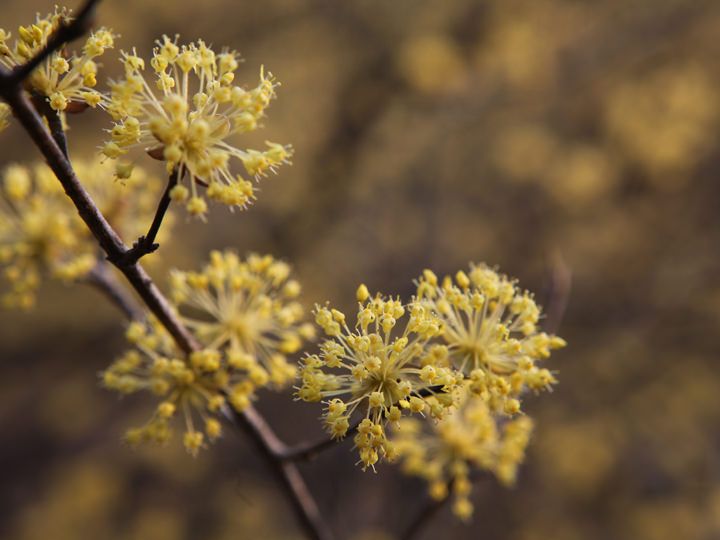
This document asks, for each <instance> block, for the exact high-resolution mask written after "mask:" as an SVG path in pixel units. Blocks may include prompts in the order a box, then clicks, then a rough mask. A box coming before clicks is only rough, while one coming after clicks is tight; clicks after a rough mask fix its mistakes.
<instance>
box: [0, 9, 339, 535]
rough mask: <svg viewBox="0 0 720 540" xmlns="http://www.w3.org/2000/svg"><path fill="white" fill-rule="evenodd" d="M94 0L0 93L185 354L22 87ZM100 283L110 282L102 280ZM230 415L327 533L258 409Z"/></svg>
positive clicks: (179, 334)
mask: <svg viewBox="0 0 720 540" xmlns="http://www.w3.org/2000/svg"><path fill="white" fill-rule="evenodd" d="M98 2H99V0H87V1H86V3H85V4H84V6H83V7H82V8H81V9H80V11H79V13H78V16H77V18H76V19H74V20H72V21H71V22H69V23H66V22H63V23H62V24H61V26H60V28H59V29H58V31H57V32H56V33H55V34H53V36H52V37H51V38H50V39H49V40H48V42H47V44H46V46H45V47H44V48H43V49H42V50H41V51H40V52H39V53H38V54H37V55H36V56H34V57H33V58H31V59H30V60H28V62H27V63H25V64H23V65H21V66H19V67H18V68H16V69H15V70H13V71H8V70H7V69H2V68H0V97H2V99H3V100H5V101H6V102H7V103H8V105H10V107H11V108H12V110H13V113H14V115H15V116H16V118H17V119H18V120H19V122H20V123H21V124H22V126H23V128H24V129H25V130H26V131H27V133H28V134H29V135H30V137H31V138H32V140H33V142H34V143H35V145H36V146H37V147H38V149H39V150H40V151H41V153H42V154H43V156H44V157H45V159H46V161H47V163H48V165H49V166H50V168H51V169H52V171H53V172H54V173H55V176H56V177H57V179H58V180H59V181H60V183H61V184H62V186H63V188H64V190H65V193H66V194H67V195H68V197H69V198H70V199H71V200H72V202H73V204H74V205H75V208H76V209H77V211H78V214H79V215H80V218H81V219H82V220H83V221H84V222H85V224H86V225H87V227H88V229H89V230H90V231H91V232H92V234H93V235H94V236H95V238H96V239H97V241H98V243H99V244H100V247H101V248H102V249H103V250H104V252H105V254H106V256H107V259H108V260H109V261H110V262H111V263H112V264H113V265H115V266H116V267H117V268H118V269H119V270H120V271H121V272H122V273H123V275H124V276H125V277H126V279H127V280H128V281H129V283H130V284H131V285H132V287H133V288H134V289H135V291H136V292H137V293H138V295H139V296H140V298H141V299H142V300H143V302H144V303H145V305H146V306H147V307H148V309H149V310H150V311H151V312H152V313H153V314H154V315H155V316H156V317H157V319H158V320H159V321H160V323H161V324H162V325H163V326H164V327H165V328H166V329H167V330H168V332H169V333H170V334H171V335H172V336H173V338H174V340H175V341H176V343H177V345H178V347H180V349H181V350H183V351H184V352H186V353H190V352H192V351H195V350H198V349H199V345H198V343H197V342H196V340H195V339H194V338H193V336H192V335H191V334H190V332H189V331H188V330H187V328H186V327H185V326H184V325H183V324H182V322H181V321H180V319H179V318H178V316H177V313H176V312H175V311H174V310H173V309H172V308H171V306H170V304H169V302H168V301H167V299H166V298H165V297H164V296H163V294H162V293H161V292H160V290H159V289H158V288H157V287H156V286H155V284H154V283H153V281H152V280H151V279H150V276H148V274H147V273H146V272H145V270H144V269H143V268H142V267H141V266H140V265H139V264H137V262H134V263H132V264H127V262H126V261H127V260H128V254H129V253H131V249H130V248H128V247H127V246H126V245H125V244H124V243H123V241H122V239H121V238H120V236H119V235H118V234H117V232H116V231H115V230H114V229H113V228H112V227H111V226H110V224H109V223H108V221H107V219H106V218H105V216H104V215H103V214H102V213H101V212H100V210H99V209H98V207H97V205H96V204H95V203H94V201H93V200H92V198H91V197H90V195H89V194H88V192H87V191H86V190H85V188H84V187H83V186H82V184H81V183H80V181H79V180H78V178H77V176H76V174H75V171H74V169H73V167H72V165H71V164H70V162H69V160H68V159H67V157H66V155H65V154H64V152H63V150H62V148H61V147H60V146H59V145H58V142H57V141H56V140H55V138H53V137H52V136H51V134H50V133H49V132H48V131H47V129H46V128H45V126H44V124H43V122H42V119H41V118H40V116H39V115H38V112H37V111H36V109H35V108H34V107H33V106H32V104H31V103H30V101H29V99H28V97H27V96H26V95H25V93H24V92H23V83H24V80H25V78H26V77H27V76H28V75H29V74H30V73H32V71H33V70H34V69H35V68H36V67H38V66H39V65H40V64H41V63H42V62H43V61H44V60H45V59H47V58H48V57H49V56H50V55H51V54H52V53H53V52H55V51H57V50H58V49H60V48H61V47H62V46H63V45H65V44H66V43H67V42H69V41H71V40H73V39H75V38H77V37H80V36H81V35H82V34H83V33H85V32H86V31H87V30H88V29H89V27H90V22H91V21H90V19H91V14H92V12H93V10H94V8H95V6H96V5H97V4H98ZM104 286H106V287H109V286H110V285H109V283H108V282H105V285H104ZM233 417H234V420H235V421H236V423H237V424H238V425H240V427H242V428H243V429H244V430H245V431H246V432H247V433H248V434H249V435H250V437H251V439H252V440H253V441H254V442H255V444H256V446H257V448H258V449H259V451H260V452H261V453H262V454H263V456H265V457H266V459H267V460H268V461H269V462H270V463H272V464H273V469H274V470H275V471H276V473H277V475H278V477H279V478H280V479H281V480H282V482H283V484H284V486H285V487H286V490H285V491H284V493H285V494H286V496H287V497H288V499H289V500H290V501H291V503H292V504H293V507H294V509H295V511H296V513H297V515H298V517H299V519H300V522H301V524H302V526H303V527H304V529H305V531H306V533H307V534H308V536H309V537H311V538H314V539H317V540H326V539H330V538H332V535H331V534H330V532H329V530H328V528H327V526H326V525H325V524H324V523H323V521H322V518H321V516H320V513H319V511H318V509H317V505H316V504H315V501H314V499H313V498H312V495H311V494H310V492H309V491H308V489H307V486H306V485H305V483H304V481H303V479H302V477H301V475H300V473H299V471H298V470H297V468H296V467H295V465H294V464H292V463H290V462H288V461H283V460H282V459H281V458H280V457H278V453H277V450H278V449H279V448H282V446H279V445H282V442H281V441H280V440H279V439H278V438H277V436H276V435H275V434H274V433H273V432H272V430H271V429H270V427H269V426H268V425H267V423H266V422H265V421H264V419H263V418H262V417H261V416H260V414H259V413H258V412H257V411H255V410H254V409H253V408H251V407H250V408H248V409H247V410H246V411H245V412H244V413H243V414H234V415H233Z"/></svg>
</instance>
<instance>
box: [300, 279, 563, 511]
mask: <svg viewBox="0 0 720 540" xmlns="http://www.w3.org/2000/svg"><path fill="white" fill-rule="evenodd" d="M416 285H417V293H416V296H414V297H413V299H412V301H411V302H410V303H409V304H407V305H403V304H402V303H401V302H400V301H399V300H397V299H393V298H385V297H382V296H380V295H378V296H376V297H370V295H369V293H368V290H367V288H366V287H365V286H364V285H361V286H360V287H359V288H358V291H357V300H358V313H357V318H356V322H355V325H354V327H352V328H351V327H349V326H348V323H347V322H346V317H345V315H344V314H343V313H341V312H340V311H338V310H336V309H330V308H329V307H320V306H318V307H316V310H315V318H316V322H317V324H318V325H319V326H320V327H321V328H322V329H323V331H324V332H325V334H326V335H327V338H326V339H325V340H324V341H323V342H322V343H321V344H320V352H319V353H318V354H313V355H308V356H307V357H306V358H305V359H304V362H303V367H302V370H301V378H302V383H301V385H300V386H299V388H298V390H297V396H298V398H299V399H302V400H304V401H309V402H323V404H324V405H325V409H324V412H323V421H324V424H325V427H326V429H327V430H328V431H329V432H330V433H331V434H332V436H333V437H335V438H341V437H343V436H344V435H346V434H347V433H348V431H349V430H350V425H351V417H352V416H353V413H354V412H355V411H360V412H361V416H360V418H361V420H360V422H359V423H358V424H357V425H356V427H355V428H354V429H353V430H354V431H356V435H355V439H354V440H355V446H356V447H357V448H358V450H359V453H360V461H361V462H362V464H363V468H367V467H373V466H374V465H375V463H376V462H378V460H379V459H381V458H386V459H388V460H393V459H396V458H401V459H402V461H403V465H404V466H403V470H404V471H406V472H407V473H409V474H413V475H418V476H421V477H423V478H425V479H426V480H427V481H428V482H429V483H430V491H431V494H432V495H433V496H434V497H436V498H444V497H446V496H447V495H448V493H449V491H450V490H452V492H453V494H454V496H455V504H454V511H455V513H456V514H457V515H458V516H460V517H461V518H463V519H466V518H469V517H470V515H471V513H472V504H471V503H470V500H469V494H470V488H471V478H470V475H471V470H472V469H479V470H489V471H492V472H494V474H495V475H496V476H497V477H498V478H499V479H500V480H501V481H502V482H503V483H504V484H512V483H513V482H514V479H515V475H516V471H517V467H518V465H519V464H520V463H521V462H522V460H523V459H524V453H525V447H526V445H527V443H528V440H529V437H530V432H531V430H532V421H531V420H530V419H529V418H528V417H527V416H525V415H524V413H522V411H521V403H520V398H521V397H522V395H523V394H525V393H526V392H527V391H536V392H537V391H539V390H543V389H549V388H550V385H551V384H554V383H555V382H556V380H555V377H554V376H553V374H552V373H551V372H550V371H549V370H547V369H546V368H540V367H537V366H536V363H537V362H538V361H540V360H543V359H546V358H547V357H548V356H549V355H550V351H551V350H552V349H556V348H559V347H562V346H564V345H565V342H564V341H563V340H562V339H561V338H559V337H556V336H550V335H548V334H545V333H543V332H540V331H538V322H539V320H540V316H541V311H540V308H539V307H538V306H537V305H536V303H535V302H534V300H533V298H532V296H531V295H530V294H529V293H527V292H524V291H520V290H519V289H518V288H517V286H516V285H515V283H514V282H513V281H512V280H510V279H508V278H507V277H505V276H503V275H500V274H498V273H497V272H496V271H495V270H493V269H491V268H489V267H487V266H484V265H471V267H470V270H469V271H468V273H465V272H464V271H460V272H458V273H457V274H456V275H455V278H454V279H453V278H450V277H446V278H444V279H443V280H442V282H439V281H438V278H437V277H436V276H435V274H434V273H433V272H431V271H430V270H425V272H424V273H423V276H422V277H421V278H420V279H419V280H418V281H417V282H416ZM406 314H409V317H408V320H407V321H406V324H405V326H404V329H403V331H402V332H401V333H400V332H397V330H396V327H398V326H399V323H400V321H401V319H402V317H403V316H405V315H406ZM404 412H408V413H417V415H415V416H412V415H408V414H405V415H404V414H403V413H404ZM419 417H425V419H426V421H424V422H423V421H421V420H420V419H419ZM426 424H427V425H429V427H428V426H425V427H423V426H424V425H426ZM388 425H391V426H393V428H394V429H392V431H391V433H392V434H391V435H390V434H388V432H387V431H386V427H387V426H388Z"/></svg>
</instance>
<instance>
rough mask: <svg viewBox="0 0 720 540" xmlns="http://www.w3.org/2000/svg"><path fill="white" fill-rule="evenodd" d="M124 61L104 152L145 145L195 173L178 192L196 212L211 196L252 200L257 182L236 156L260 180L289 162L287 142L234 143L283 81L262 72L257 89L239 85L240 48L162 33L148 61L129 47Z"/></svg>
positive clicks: (172, 166) (172, 165)
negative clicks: (237, 166) (239, 168)
mask: <svg viewBox="0 0 720 540" xmlns="http://www.w3.org/2000/svg"><path fill="white" fill-rule="evenodd" d="M123 63H124V66H125V78H124V79H122V80H120V81H116V82H113V83H112V85H111V90H112V92H111V97H110V99H109V102H108V105H107V110H108V112H110V114H111V115H112V117H113V120H114V121H115V125H114V127H113V128H112V130H110V136H111V137H110V141H108V142H107V143H106V144H105V145H104V147H103V152H104V154H105V155H106V156H108V157H110V158H117V157H119V156H122V155H124V154H126V153H127V152H128V150H129V149H130V148H131V147H134V146H142V147H144V148H145V149H146V150H148V151H149V153H150V154H151V155H152V156H154V157H157V158H158V159H162V160H164V161H165V162H166V164H167V168H168V171H173V170H178V171H179V174H180V176H181V177H183V176H186V177H187V178H189V189H188V188H187V187H185V186H181V187H182V188H184V189H177V190H176V192H175V193H174V197H173V198H174V199H176V200H178V201H184V202H185V205H186V208H187V210H188V211H189V212H190V213H191V214H193V215H200V216H202V215H203V214H204V213H205V212H206V210H207V205H206V203H205V197H207V198H210V199H212V200H214V201H217V202H221V203H223V204H226V205H228V206H231V207H236V206H238V207H245V206H247V205H248V204H250V203H251V202H252V200H253V199H254V198H255V192H254V187H253V184H252V183H251V182H250V181H249V180H247V179H245V178H243V176H241V175H240V174H239V173H236V172H233V169H232V162H233V160H239V161H241V162H242V164H243V166H244V168H245V171H246V172H247V174H248V175H249V176H250V177H255V178H258V177H260V176H263V175H265V174H266V173H267V172H268V171H275V168H276V167H278V166H279V165H281V164H282V163H287V162H288V160H289V158H290V156H291V154H292V150H291V148H290V147H289V146H283V145H280V144H276V143H267V146H268V148H267V149H266V150H263V151H259V150H241V149H240V148H237V147H235V146H233V145H232V144H230V142H229V141H230V139H231V138H232V137H233V136H235V135H238V134H241V133H245V132H248V131H253V130H255V129H257V127H258V125H259V122H260V121H261V119H262V117H263V116H264V114H265V109H266V108H267V106H268V105H269V104H270V101H271V100H272V98H273V97H274V96H275V87H276V86H277V83H276V82H275V81H274V79H273V77H272V75H270V74H267V75H266V74H265V73H264V71H262V70H261V72H260V83H259V84H258V85H257V86H256V87H255V88H253V89H251V90H245V89H244V88H243V87H241V86H238V85H236V84H235V83H234V81H235V71H236V69H237V67H238V55H237V53H235V52H234V51H227V50H224V51H222V52H220V53H215V51H213V50H212V49H211V48H210V47H208V46H207V45H206V44H205V43H204V42H203V41H202V40H199V41H197V42H195V43H190V44H187V45H182V46H178V45H177V44H176V43H175V40H171V39H170V38H168V37H167V36H163V38H162V39H161V40H158V41H157V47H156V48H155V49H154V51H153V57H152V59H151V60H150V62H149V66H146V63H145V60H144V59H143V58H141V57H139V56H138V55H137V54H136V53H135V52H134V51H133V52H132V53H123Z"/></svg>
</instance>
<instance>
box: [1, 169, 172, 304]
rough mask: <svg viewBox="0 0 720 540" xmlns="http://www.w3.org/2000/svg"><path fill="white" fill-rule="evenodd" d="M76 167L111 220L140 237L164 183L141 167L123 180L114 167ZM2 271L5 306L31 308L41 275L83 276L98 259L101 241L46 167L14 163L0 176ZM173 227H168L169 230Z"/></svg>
mask: <svg viewBox="0 0 720 540" xmlns="http://www.w3.org/2000/svg"><path fill="white" fill-rule="evenodd" d="M75 170H76V172H77V174H78V176H79V177H80V178H81V179H82V180H83V182H84V184H85V186H86V188H87V189H88V191H89V192H90V194H91V195H92V197H93V199H94V200H95V202H96V203H97V205H98V208H100V210H101V211H102V212H103V214H104V215H105V216H106V217H107V218H108V220H109V221H110V223H111V224H112V225H113V226H114V227H115V228H116V229H117V230H119V231H120V233H121V234H123V235H124V236H125V237H127V238H137V236H139V235H140V234H142V231H143V230H144V228H145V227H147V223H149V221H150V220H151V219H152V216H153V214H154V211H155V204H156V201H157V197H158V196H159V194H160V192H161V190H162V187H163V182H162V181H160V180H159V179H158V178H156V177H151V176H147V175H146V174H145V173H144V172H143V171H138V172H137V174H136V177H135V178H133V179H132V180H128V181H126V182H124V183H120V182H117V181H115V180H114V171H113V168H112V166H111V165H110V164H109V163H108V164H102V163H100V162H99V161H98V160H93V161H83V160H76V161H75ZM0 190H1V191H2V196H0V269H1V270H2V277H3V278H4V280H5V281H6V282H7V283H8V285H9V290H8V291H5V292H4V294H3V296H2V302H3V304H4V305H5V306H6V307H20V308H25V309H27V308H30V307H32V306H33V304H34V302H35V293H36V290H37V288H38V286H39V285H40V280H41V276H42V275H43V274H48V275H49V276H51V277H53V278H58V279H61V280H63V281H73V280H77V279H80V278H82V277H84V276H85V275H86V274H87V273H88V272H89V271H90V270H91V269H92V268H93V267H94V265H95V264H96V262H97V253H98V250H97V242H96V240H95V239H94V238H93V237H92V235H91V234H90V232H89V231H88V229H87V227H86V226H85V224H84V223H83V222H82V221H81V220H80V218H79V216H78V215H77V212H76V211H75V208H74V207H73V205H72V202H71V201H70V199H68V197H67V195H65V193H64V191H63V189H62V186H61V185H60V182H58V180H57V179H56V178H55V176H54V175H53V173H52V171H51V170H50V169H49V168H48V167H47V166H46V165H37V166H35V167H34V168H32V169H31V168H27V167H22V166H19V165H11V166H9V167H7V168H6V169H5V170H4V171H3V173H2V177H1V180H0ZM167 230H169V229H165V231H164V232H167Z"/></svg>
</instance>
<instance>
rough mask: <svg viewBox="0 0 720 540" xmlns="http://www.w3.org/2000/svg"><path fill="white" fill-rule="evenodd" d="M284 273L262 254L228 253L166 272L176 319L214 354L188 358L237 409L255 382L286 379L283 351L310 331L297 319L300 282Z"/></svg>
mask: <svg viewBox="0 0 720 540" xmlns="http://www.w3.org/2000/svg"><path fill="white" fill-rule="evenodd" d="M289 278H290V267H289V266H288V265H287V264H285V263H284V262H281V261H277V260H275V259H273V258H272V257H271V256H269V255H266V256H264V257H263V256H259V255H254V254H253V255H250V256H249V257H248V258H247V259H245V260H241V259H239V258H238V256H237V255H235V254H234V253H232V252H229V251H226V252H218V251H214V252H212V253H211V254H210V263H209V264H208V265H207V266H205V267H204V268H203V269H202V271H201V272H180V271H174V272H173V273H172V276H171V283H172V297H173V299H174V301H175V302H176V303H177V304H178V307H179V310H180V312H181V314H182V315H183V316H182V320H183V322H184V323H185V324H186V325H187V327H188V328H190V329H191V330H192V331H193V332H194V334H195V336H196V337H197V339H198V340H199V341H200V342H201V343H202V344H203V345H204V346H205V347H207V349H208V350H211V351H219V352H220V353H221V356H218V357H207V356H206V355H202V354H195V355H193V356H191V362H192V364H193V366H194V367H195V368H197V369H200V370H201V371H203V372H207V373H214V374H215V376H216V379H217V381H218V383H219V386H220V387H221V388H222V390H223V391H224V392H225V393H226V394H227V395H228V396H229V399H230V403H231V404H232V405H233V407H234V408H235V409H237V410H239V411H241V410H242V409H244V408H245V407H247V405H248V404H249V403H250V399H252V397H253V396H254V394H255V392H256V391H257V390H258V389H259V388H262V387H264V386H268V385H270V386H272V387H274V388H284V387H286V386H287V385H288V384H290V383H291V382H292V381H293V380H294V379H295V376H296V367H295V364H293V363H290V362H288V359H287V356H288V355H291V354H294V353H296V352H297V351H298V350H299V349H300V348H301V347H302V344H303V342H304V341H305V340H307V339H309V338H311V337H313V334H314V329H313V327H312V325H310V324H302V322H301V321H302V318H303V314H304V310H303V308H302V306H301V305H300V303H299V302H297V300H296V298H297V296H298V295H299V294H300V285H299V284H298V282H297V281H295V280H293V279H289Z"/></svg>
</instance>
